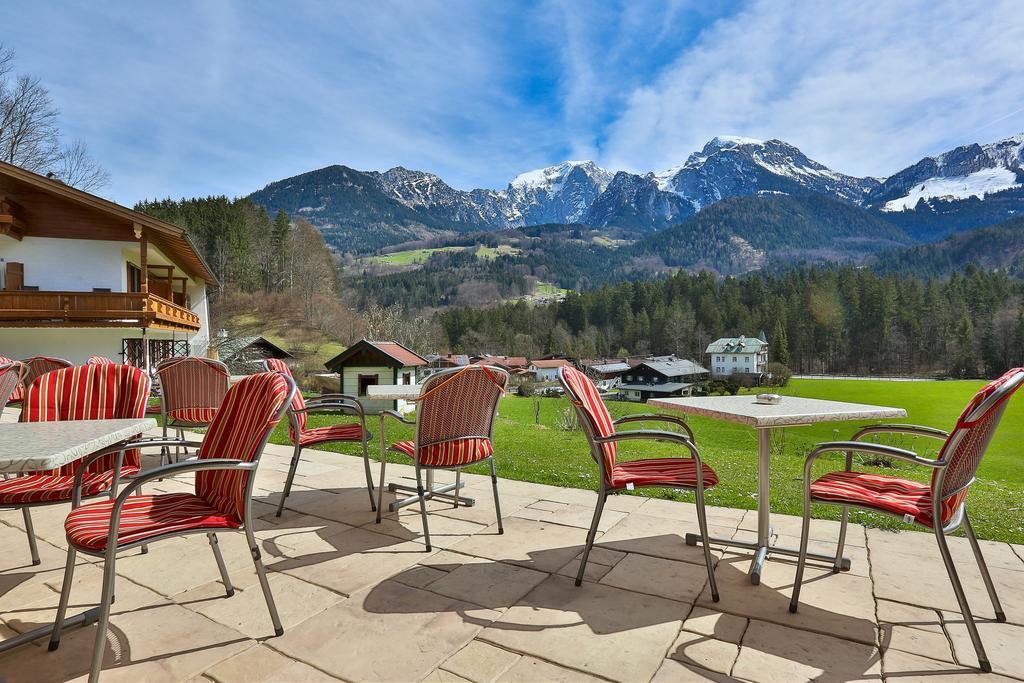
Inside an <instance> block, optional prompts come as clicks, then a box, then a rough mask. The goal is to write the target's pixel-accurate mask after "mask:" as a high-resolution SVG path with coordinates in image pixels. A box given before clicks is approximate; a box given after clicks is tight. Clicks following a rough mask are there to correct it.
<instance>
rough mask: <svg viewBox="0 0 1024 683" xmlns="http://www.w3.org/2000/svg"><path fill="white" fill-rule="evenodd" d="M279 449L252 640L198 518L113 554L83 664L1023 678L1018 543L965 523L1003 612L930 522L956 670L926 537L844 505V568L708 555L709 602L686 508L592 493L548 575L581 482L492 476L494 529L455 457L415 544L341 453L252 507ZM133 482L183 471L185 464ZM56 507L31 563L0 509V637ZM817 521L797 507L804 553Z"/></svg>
mask: <svg viewBox="0 0 1024 683" xmlns="http://www.w3.org/2000/svg"><path fill="white" fill-rule="evenodd" d="M289 455H290V449H288V448H285V447H281V446H269V447H268V450H267V453H266V455H265V457H264V461H263V463H262V465H261V467H260V471H259V474H258V477H257V483H256V489H257V490H256V497H257V500H258V501H259V502H258V503H255V504H254V509H255V513H256V514H257V515H258V517H259V519H258V520H257V536H258V537H259V539H260V541H261V543H262V545H263V552H264V560H265V562H266V563H267V565H268V568H269V570H270V583H271V585H272V587H273V590H274V595H275V597H276V599H277V605H278V608H279V610H280V612H281V617H282V620H283V621H284V626H285V634H284V635H283V636H282V637H280V638H273V637H269V638H268V636H269V635H271V634H272V627H271V624H270V618H269V616H268V614H267V611H266V606H265V604H264V602H263V597H262V593H261V592H260V589H259V585H258V584H257V583H256V576H255V573H254V571H253V569H252V563H251V559H250V557H249V554H248V552H247V550H246V548H245V543H244V537H243V535H242V534H232V533H227V534H221V535H220V536H219V538H220V542H221V547H222V548H223V552H224V557H225V561H226V563H227V565H228V568H229V571H230V573H231V577H232V580H233V581H234V583H235V587H236V593H235V595H234V596H233V597H231V598H225V597H224V591H223V587H222V585H221V584H220V582H219V574H218V571H217V567H216V564H215V562H214V559H213V556H212V553H211V551H210V549H209V546H208V543H207V540H206V538H205V537H203V536H190V537H187V538H183V539H175V540H172V541H166V542H163V543H160V544H157V545H154V546H152V547H151V548H150V552H149V554H147V555H142V554H140V553H139V552H138V551H137V550H136V551H130V552H128V553H125V554H124V555H122V556H121V557H120V559H119V560H118V564H117V573H118V575H119V577H118V583H117V589H116V595H117V599H116V602H115V604H114V606H113V617H112V619H111V631H110V634H109V636H108V649H107V654H106V661H105V665H104V666H105V669H104V673H103V680H104V681H109V682H113V681H132V682H136V681H197V682H198V681H203V682H208V681H218V682H220V683H258V682H260V681H307V682H308V681H334V680H344V681H433V682H438V681H455V682H461V681H502V682H506V681H549V680H551V681H597V680H615V681H659V682H661V681H681V680H729V679H730V678H736V679H745V680H751V681H798V680H811V679H813V680H829V681H841V680H842V681H848V680H863V679H874V680H878V679H890V680H893V681H897V680H898V681H901V682H903V681H914V680H928V681H945V680H966V679H968V677H969V678H970V680H977V681H983V680H1008V678H1007V677H1012V678H1016V679H1019V680H1024V648H1022V647H1021V645H1022V643H1024V559H1022V558H1024V548H1022V547H1019V546H1011V545H1009V544H1006V543H993V542H983V546H984V550H985V553H986V557H987V558H988V562H989V566H990V568H991V570H992V574H993V577H994V579H995V581H996V583H997V585H998V587H999V589H1000V597H1001V598H1002V600H1003V605H1004V608H1005V611H1006V614H1007V616H1008V619H1009V623H1004V624H997V623H994V622H993V621H992V618H993V611H992V607H991V604H990V603H989V601H988V597H987V594H986V593H985V589H984V586H983V584H982V583H981V580H980V578H979V577H978V575H977V571H976V568H975V565H974V560H973V557H972V556H971V552H970V548H969V546H968V545H967V543H966V541H965V540H964V539H954V540H953V541H952V546H953V552H954V555H955V556H956V557H957V559H958V567H960V569H961V576H962V577H963V578H964V582H965V584H966V589H967V592H968V595H969V597H970V600H971V604H972V605H973V606H974V608H975V612H976V614H977V615H978V616H979V618H980V619H981V625H980V628H981V631H982V635H983V637H984V639H985V644H986V647H987V648H988V652H989V657H990V659H991V660H992V664H993V667H994V669H995V672H996V673H993V674H991V675H982V674H978V673H976V672H975V670H973V669H971V668H970V667H972V666H974V665H976V663H977V662H976V659H975V655H974V650H973V648H972V647H971V643H970V639H969V638H968V636H967V631H966V629H965V628H964V626H963V623H962V621H961V619H960V616H959V613H958V612H957V605H956V600H955V599H954V597H953V593H952V591H951V589H950V587H949V582H948V580H947V579H946V576H945V573H944V571H943V569H942V563H941V560H940V559H939V555H938V552H937V550H936V548H935V541H934V538H933V537H931V536H930V535H928V534H922V533H899V534H896V533H891V532H884V531H877V530H872V529H867V530H865V529H864V528H863V527H859V526H852V527H851V530H850V534H849V539H848V547H849V554H850V556H851V557H852V560H853V570H852V571H851V572H849V573H844V574H832V573H831V572H830V571H828V570H822V569H810V570H809V571H808V575H807V578H806V581H807V583H806V584H805V587H804V591H803V595H802V604H801V609H800V612H799V613H798V614H790V613H789V612H788V611H787V609H786V607H787V604H788V601H789V591H790V587H791V582H792V579H793V575H794V569H795V565H794V564H793V563H791V562H789V561H784V560H771V561H770V562H769V563H768V565H767V567H766V569H765V572H764V576H763V580H762V585H761V586H751V585H750V583H749V582H748V580H747V575H746V571H747V567H748V565H749V555H736V554H731V553H723V552H720V551H719V552H716V553H715V557H716V558H717V560H718V564H717V569H716V576H717V577H718V582H719V587H720V590H721V594H722V601H721V602H719V603H717V604H715V603H712V602H711V601H710V596H709V594H708V592H707V589H706V583H707V580H706V578H707V577H706V575H705V570H704V566H703V563H702V562H703V560H702V555H701V553H700V551H699V549H697V548H692V547H687V546H686V545H684V543H683V539H682V537H683V534H684V533H686V532H687V531H695V530H696V516H695V509H694V507H693V506H692V505H689V504H685V503H676V502H669V501H663V500H655V499H647V498H641V497H636V496H616V497H612V498H610V499H609V501H608V504H607V506H606V511H605V515H604V519H603V522H602V526H601V529H600V531H601V533H600V534H599V537H598V547H597V548H595V550H594V552H593V553H592V555H591V562H590V566H589V567H588V576H587V581H586V582H585V583H584V585H583V586H582V587H581V588H576V587H574V586H573V582H572V579H571V578H570V577H571V576H573V575H574V574H575V567H576V566H578V565H577V562H578V559H577V558H578V555H579V553H580V551H581V549H582V544H583V542H584V537H585V534H586V531H585V529H586V527H587V526H588V525H589V522H590V517H591V514H592V511H593V507H594V503H595V500H596V495H595V494H594V493H593V492H589V491H583V490H577V489H563V488H557V487H552V486H544V485H539V484H528V483H523V482H516V481H507V480H501V481H500V482H499V490H500V493H501V507H502V512H503V513H504V515H505V534H504V535H503V536H498V535H496V526H495V525H494V522H495V519H494V507H493V502H492V499H491V495H490V481H489V479H487V478H484V477H479V476H473V475H467V476H466V477H465V478H466V480H467V483H468V486H469V491H468V492H467V494H468V495H473V496H475V497H476V499H477V505H476V506H475V507H472V508H459V509H452V508H451V507H450V506H446V505H442V504H440V503H432V504H430V506H429V508H430V523H431V532H432V536H433V541H434V546H435V547H434V550H433V551H432V552H430V553H427V552H424V545H423V543H422V539H421V533H420V532H421V527H420V519H419V514H418V508H415V507H410V508H405V509H404V510H403V511H402V512H401V513H400V514H395V513H391V514H388V515H387V516H386V519H385V521H384V522H383V523H382V524H381V525H379V526H378V525H376V524H374V522H373V515H372V513H371V512H370V510H369V505H368V498H367V494H366V491H365V489H364V488H363V485H364V481H363V473H362V464H361V462H360V461H359V460H358V459H357V458H353V457H348V456H342V455H338V454H335V453H326V452H321V451H306V452H305V453H304V458H303V460H304V461H303V463H302V464H301V465H300V468H299V473H298V476H297V478H296V486H295V487H294V489H293V492H292V495H291V497H290V498H289V499H288V505H287V510H286V512H285V514H284V516H282V517H281V518H280V519H276V518H275V517H274V516H273V509H274V508H273V504H276V502H277V499H278V495H279V492H280V491H281V490H282V488H283V483H284V477H285V472H286V471H287V463H288V457H289ZM375 470H376V468H375ZM388 470H389V476H390V477H393V478H395V477H408V476H411V474H412V469H411V468H410V467H403V466H389V468H388ZM374 474H375V476H376V474H377V473H376V471H375V472H374ZM442 477H450V475H442ZM392 480H393V479H392ZM153 488H154V489H159V490H162V491H174V490H182V489H185V490H189V489H190V488H191V481H190V480H187V479H182V480H181V481H170V480H168V481H164V482H162V483H160V484H159V485H158V486H154V487H153ZM751 488H752V490H753V489H754V483H753V482H751ZM389 499H390V496H387V495H386V497H385V504H386V502H387V500H389ZM65 514H66V509H65V507H64V506H58V507H51V508H39V509H37V510H36V511H34V514H33V517H34V520H35V526H36V532H37V534H38V537H39V539H40V553H41V556H42V560H43V561H42V565H41V566H39V567H32V566H31V565H30V564H29V562H28V559H29V558H28V547H27V543H26V541H25V537H24V532H23V523H22V517H21V514H20V513H18V512H10V511H7V512H3V513H0V548H3V553H2V555H0V631H2V633H0V637H6V636H8V635H10V634H11V633H12V632H14V631H19V632H20V631H24V630H26V629H28V628H31V627H34V626H37V625H39V624H41V623H44V622H47V621H49V620H51V619H52V615H53V614H54V613H55V610H56V605H57V599H58V592H57V591H58V590H59V588H60V583H61V579H62V576H63V565H64V559H65V553H64V548H65V546H64V536H63V527H62V520H63V517H64V515H65ZM709 515H710V525H711V529H710V532H711V533H712V534H714V535H718V536H723V535H724V536H734V537H738V538H740V537H742V538H747V537H749V538H753V536H754V529H755V517H754V513H753V512H747V511H743V510H734V509H728V508H709ZM773 522H774V529H775V532H776V533H777V534H779V537H780V538H781V539H783V540H784V541H787V542H788V543H791V544H793V545H795V544H796V543H797V536H798V534H799V520H798V519H797V518H794V517H788V516H781V515H777V516H775V517H774V519H773ZM837 527H838V525H837V524H836V523H835V522H827V521H816V522H814V523H813V524H812V527H811V529H812V536H813V538H814V539H815V541H816V542H817V543H818V544H820V546H821V548H823V549H825V551H827V549H828V544H829V543H830V542H834V540H835V533H836V530H837ZM100 575H101V571H100V569H99V568H98V565H97V563H96V562H94V561H92V558H82V559H80V565H79V567H78V569H77V570H76V574H75V579H76V583H75V587H74V590H73V592H72V595H71V603H72V610H73V611H79V610H80V609H81V608H83V607H85V606H89V605H91V604H93V603H94V602H96V601H97V600H98V597H99V578H100ZM76 607H77V608H78V610H76V609H75V608H76ZM94 629H95V626H89V627H84V628H74V629H70V630H68V631H66V632H65V634H64V637H63V640H62V643H61V647H60V649H59V650H58V651H56V652H52V653H51V652H47V650H46V643H45V641H43V642H41V643H39V642H37V643H36V644H33V645H29V646H25V647H22V648H20V649H18V650H16V651H14V652H10V653H7V654H6V655H0V681H3V683H20V682H22V681H24V682H26V683H29V682H30V683H46V682H50V681H70V680H79V679H84V674H85V670H86V667H87V665H88V661H89V652H90V648H91V647H92V642H93V637H94V633H95V631H94ZM999 674H1002V675H999Z"/></svg>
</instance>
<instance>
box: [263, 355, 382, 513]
mask: <svg viewBox="0 0 1024 683" xmlns="http://www.w3.org/2000/svg"><path fill="white" fill-rule="evenodd" d="M263 368H264V370H266V371H267V372H271V371H272V370H271V368H270V364H269V363H268V362H267V361H264V362H263ZM289 374H290V371H289ZM303 402H304V403H305V404H306V407H305V408H303V409H302V410H295V408H293V407H292V404H291V402H289V403H288V424H289V427H290V429H289V432H290V434H294V435H295V438H294V439H293V440H292V445H293V451H292V461H291V464H290V465H289V466H288V478H287V479H285V482H284V491H283V492H282V493H281V500H280V502H278V504H277V512H276V513H275V516H276V517H280V516H281V513H282V512H283V511H284V502H285V500H286V499H287V498H288V495H289V494H290V493H291V492H292V482H293V481H294V480H295V471H296V470H297V469H298V467H299V458H300V456H301V455H302V449H303V448H304V447H303V446H302V445H300V441H301V434H302V431H303V430H301V429H299V421H298V416H297V415H298V414H299V413H305V414H307V415H308V414H310V413H338V412H340V413H343V414H345V415H354V416H356V417H358V418H359V426H360V427H361V428H362V433H363V438H362V439H361V440H360V443H361V444H362V446H363V469H364V471H365V474H366V491H367V493H368V494H369V496H370V511H371V512H373V511H376V509H377V503H376V502H375V501H374V498H373V489H374V486H373V474H372V472H371V470H370V450H369V442H370V440H371V439H373V434H371V433H370V432H369V431H368V430H367V429H366V411H365V410H364V409H363V404H362V403H361V402H360V401H359V399H358V398H357V397H355V396H352V395H350V394H321V395H320V396H318V397H316V398H312V399H309V400H308V401H307V400H306V399H303ZM319 443H352V442H351V441H350V440H348V439H332V440H326V441H321V442H319Z"/></svg>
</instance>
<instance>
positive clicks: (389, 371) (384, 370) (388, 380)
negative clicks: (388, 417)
mask: <svg viewBox="0 0 1024 683" xmlns="http://www.w3.org/2000/svg"><path fill="white" fill-rule="evenodd" d="M405 373H409V375H410V381H409V382H408V383H405V382H403V381H402V375H403V374H405ZM359 375H376V376H377V384H395V381H396V380H395V369H394V368H389V367H386V366H376V367H357V366H350V367H346V368H345V373H344V382H343V384H342V392H343V393H346V394H353V395H355V394H356V393H357V392H358V390H359ZM397 382H398V384H408V385H410V386H417V382H416V368H400V369H399V370H398V380H397ZM359 400H360V402H361V403H362V404H363V409H364V410H365V411H366V412H368V413H378V412H380V411H381V410H393V409H394V410H398V411H399V412H402V413H407V412H409V411H411V410H413V409H414V408H415V404H414V403H410V402H409V401H397V402H395V401H390V400H369V399H367V398H366V397H365V396H359ZM396 403H397V406H396V405H395V404H396Z"/></svg>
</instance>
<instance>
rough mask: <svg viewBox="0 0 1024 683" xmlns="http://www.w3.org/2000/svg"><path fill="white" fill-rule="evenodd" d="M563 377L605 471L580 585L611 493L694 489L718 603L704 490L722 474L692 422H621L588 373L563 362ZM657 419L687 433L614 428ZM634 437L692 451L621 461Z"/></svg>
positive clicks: (635, 418) (631, 418)
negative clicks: (707, 460) (706, 459)
mask: <svg viewBox="0 0 1024 683" xmlns="http://www.w3.org/2000/svg"><path fill="white" fill-rule="evenodd" d="M558 380H559V382H561V384H562V388H563V389H565V394H566V396H568V397H569V400H570V401H571V402H572V405H573V406H574V407H575V408H576V412H577V413H578V414H579V416H580V426H581V427H583V433H584V434H585V435H586V437H587V441H588V442H589V443H590V454H591V456H593V458H594V460H595V461H596V462H597V464H598V467H599V468H600V470H601V480H600V481H601V483H600V488H599V489H598V492H597V507H596V508H595V510H594V519H593V521H592V522H591V525H590V531H589V532H588V533H587V543H586V546H585V547H584V549H583V557H582V558H581V559H580V568H579V571H578V572H577V574H576V585H577V586H579V585H581V584H582V583H583V574H584V572H586V569H587V559H588V558H589V556H590V549H591V548H593V546H594V539H595V537H596V536H597V526H598V524H599V523H600V522H601V513H602V512H603V510H604V503H605V500H606V499H607V498H608V495H609V494H612V493H619V492H621V491H623V490H631V489H634V488H637V487H656V488H672V489H690V490H692V491H693V492H694V494H695V495H696V498H697V524H698V526H699V527H700V537H701V541H702V544H701V545H702V546H703V548H704V564H705V565H706V566H707V570H708V582H709V584H710V586H711V599H712V600H714V601H715V602H718V584H717V583H716V582H715V571H714V567H713V566H712V565H711V551H710V549H709V548H708V524H707V515H706V513H705V510H704V489H708V488H711V487H713V486H715V485H716V484H718V475H717V474H716V473H715V471H714V470H713V469H711V467H709V466H708V465H705V464H704V463H703V462H702V461H701V457H700V452H699V451H698V450H697V445H696V443H695V442H694V438H693V431H692V430H691V429H690V427H689V425H687V424H686V422H685V421H684V420H682V419H680V418H678V417H674V416H672V415H648V414H644V415H627V416H626V417H622V418H619V419H618V420H612V416H611V415H610V414H609V413H608V408H607V406H605V404H604V401H603V400H601V394H600V393H599V392H598V390H597V387H596V386H594V383H593V382H592V381H591V380H590V378H589V377H587V376H586V375H585V374H583V373H582V372H580V371H579V370H577V369H576V368H573V367H571V366H563V367H561V368H559V370H558ZM654 421H659V422H669V423H671V424H675V425H677V426H678V427H681V428H682V429H683V431H685V432H686V434H685V435H684V434H680V433H678V432H669V431H659V430H638V429H631V430H625V431H617V430H616V429H615V428H616V427H617V426H618V425H621V424H626V423H630V422H654ZM634 439H641V440H647V441H665V442H668V443H674V444H679V445H680V446H683V449H684V451H688V452H689V456H690V457H682V458H648V459H645V460H632V461H628V462H620V461H619V460H618V442H619V441H627V440H634Z"/></svg>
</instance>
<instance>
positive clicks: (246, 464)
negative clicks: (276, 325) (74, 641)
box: [50, 373, 295, 683]
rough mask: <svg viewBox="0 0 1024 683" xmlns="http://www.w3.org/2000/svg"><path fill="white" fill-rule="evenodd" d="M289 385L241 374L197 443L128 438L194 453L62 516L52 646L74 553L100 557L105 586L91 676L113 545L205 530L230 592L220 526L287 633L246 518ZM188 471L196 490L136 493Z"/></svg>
mask: <svg viewBox="0 0 1024 683" xmlns="http://www.w3.org/2000/svg"><path fill="white" fill-rule="evenodd" d="M294 392H295V383H294V382H292V380H291V378H289V377H287V376H285V375H283V374H280V373H261V374H258V375H250V376H249V377H246V378H244V379H243V380H242V381H240V382H238V384H236V385H235V386H233V387H232V388H231V389H230V391H228V393H227V395H226V396H225V397H224V401H223V403H222V405H221V406H220V409H219V410H218V411H217V414H216V415H215V416H214V418H213V421H212V422H211V424H210V428H209V431H208V432H207V434H206V437H205V438H204V439H203V442H202V444H194V443H192V442H186V441H183V440H178V439H172V440H167V439H143V440H139V441H135V442H132V443H129V444H127V447H129V448H130V447H133V446H136V447H157V446H159V447H163V446H169V445H185V444H189V445H198V446H199V457H198V459H196V460H192V461H188V462H181V463H172V464H168V465H163V466H160V467H156V468H154V469H152V470H148V471H147V472H145V473H144V474H141V475H139V476H137V477H135V478H134V479H133V480H132V481H131V483H130V484H129V485H128V486H127V487H125V489H124V490H123V491H122V492H121V494H120V495H118V496H117V498H116V499H115V500H109V501H103V502H97V503H90V504H87V505H83V506H81V507H78V508H76V509H74V510H72V511H71V514H69V515H68V517H67V519H66V520H65V522H64V529H65V532H66V534H67V540H68V559H67V565H66V567H65V569H64V584H63V587H62V589H61V596H60V603H59V606H58V612H57V620H56V621H55V622H54V627H53V633H52V635H51V637H50V649H51V650H55V649H56V648H57V647H58V646H59V644H60V631H61V624H62V622H63V621H64V617H65V615H66V613H67V606H68V601H69V599H70V594H71V584H72V581H73V577H74V569H75V559H76V556H77V554H78V553H83V554H86V555H91V556H93V557H102V558H104V565H103V594H102V598H101V600H100V607H99V610H100V612H99V619H98V629H97V631H96V642H95V645H94V647H93V656H92V668H91V670H90V674H89V681H90V683H95V682H96V681H97V680H98V679H99V673H100V665H101V663H102V661H103V652H104V649H105V647H106V641H107V625H108V623H109V618H110V603H111V599H112V597H113V594H114V576H115V572H114V563H115V559H116V556H117V553H118V552H121V551H124V550H127V549H129V548H134V547H136V546H141V545H143V544H146V543H150V544H151V543H154V542H157V541H160V540H163V539H165V538H173V537H178V536H185V535H188V534H206V535H207V538H208V539H209V542H210V545H211V547H212V548H213V553H214V558H215V559H216V561H217V567H218V569H219V570H220V574H221V579H222V580H223V582H224V588H225V591H226V593H227V596H228V597H230V596H231V595H233V594H234V589H233V588H232V586H231V579H230V577H229V576H228V573H227V568H226V566H225V564H224V559H223V557H222V556H221V553H220V548H219V544H218V542H217V536H216V534H217V533H218V532H222V531H242V532H244V533H245V537H246V540H247V541H248V543H249V550H250V552H251V553H252V558H253V563H254V564H255V567H256V573H257V575H258V577H259V582H260V587H261V588H262V590H263V597H264V599H265V600H266V602H267V609H268V610H269V611H270V619H271V621H272V622H273V625H274V634H275V635H281V634H282V633H284V628H283V627H282V626H281V619H280V617H279V616H278V613H277V608H276V606H275V604H274V597H273V595H272V594H271V592H270V584H269V583H267V575H266V570H265V569H264V567H263V562H262V559H261V553H260V547H259V545H258V544H257V543H256V538H255V536H254V535H253V530H252V526H251V525H250V520H251V519H252V486H253V480H254V478H255V477H254V474H255V472H256V468H257V466H258V465H259V460H260V456H261V455H262V454H263V450H264V447H265V446H266V444H267V439H268V438H269V437H270V433H271V432H272V431H273V430H274V427H275V426H277V424H278V422H279V421H280V420H281V417H282V416H283V415H284V412H285V410H286V409H287V407H288V404H289V402H290V401H291V398H292V394H293V393H294ZM90 457H95V456H90ZM185 472H195V473H196V477H195V492H194V493H164V494H158V495H139V494H138V490H139V487H140V486H141V485H142V484H144V483H145V482H148V481H153V480H155V479H160V478H164V477H170V476H175V475H177V474H181V473H185Z"/></svg>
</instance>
